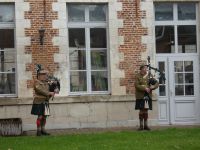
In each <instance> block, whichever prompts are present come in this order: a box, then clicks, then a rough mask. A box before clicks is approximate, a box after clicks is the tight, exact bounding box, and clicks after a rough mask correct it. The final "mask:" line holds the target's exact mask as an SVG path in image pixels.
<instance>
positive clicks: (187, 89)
mask: <svg viewBox="0 0 200 150" xmlns="http://www.w3.org/2000/svg"><path fill="white" fill-rule="evenodd" d="M185 95H194V85H185Z"/></svg>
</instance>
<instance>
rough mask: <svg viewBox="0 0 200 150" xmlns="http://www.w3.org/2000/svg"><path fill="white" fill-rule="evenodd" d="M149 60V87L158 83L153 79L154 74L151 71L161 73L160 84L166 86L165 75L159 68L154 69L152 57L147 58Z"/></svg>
mask: <svg viewBox="0 0 200 150" xmlns="http://www.w3.org/2000/svg"><path fill="white" fill-rule="evenodd" d="M147 60H148V64H147V65H146V66H147V68H148V81H149V83H148V84H149V85H154V84H155V82H156V81H157V80H156V79H155V78H152V74H151V70H154V71H155V73H157V72H158V73H159V77H158V79H159V82H160V83H162V84H165V80H166V78H165V74H164V72H163V71H161V70H159V69H158V68H155V67H152V66H151V62H150V56H148V57H147Z"/></svg>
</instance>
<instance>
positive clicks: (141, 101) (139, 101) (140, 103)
mask: <svg viewBox="0 0 200 150" xmlns="http://www.w3.org/2000/svg"><path fill="white" fill-rule="evenodd" d="M148 107H149V108H148V109H149V110H152V100H151V99H150V100H148ZM144 108H145V100H144V99H136V102H135V110H140V109H144Z"/></svg>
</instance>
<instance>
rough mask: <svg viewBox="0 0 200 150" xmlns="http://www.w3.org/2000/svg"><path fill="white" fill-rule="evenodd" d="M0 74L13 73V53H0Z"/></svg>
mask: <svg viewBox="0 0 200 150" xmlns="http://www.w3.org/2000/svg"><path fill="white" fill-rule="evenodd" d="M0 72H15V53H14V52H13V51H0Z"/></svg>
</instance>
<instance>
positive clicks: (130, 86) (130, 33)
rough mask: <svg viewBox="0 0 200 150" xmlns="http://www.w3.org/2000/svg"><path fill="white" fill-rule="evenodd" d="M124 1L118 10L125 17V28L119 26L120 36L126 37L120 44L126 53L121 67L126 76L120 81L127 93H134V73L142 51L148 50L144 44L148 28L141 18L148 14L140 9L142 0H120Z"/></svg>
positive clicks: (119, 15) (120, 17) (121, 16)
mask: <svg viewBox="0 0 200 150" xmlns="http://www.w3.org/2000/svg"><path fill="white" fill-rule="evenodd" d="M118 1H119V2H122V11H119V12H118V18H119V19H123V28H119V30H118V34H119V36H123V37H124V44H123V45H120V46H119V51H120V52H122V53H124V61H122V62H120V64H119V68H120V69H123V70H124V72H125V78H122V79H121V81H120V85H121V86H126V93H127V94H133V93H134V91H135V90H134V75H135V70H138V68H139V65H140V64H141V63H144V62H143V61H142V60H141V53H142V52H144V51H146V45H144V44H142V41H141V39H142V36H143V35H147V28H144V27H142V25H141V19H142V18H145V16H146V14H145V12H144V11H141V10H140V0H133V1H130V0H118Z"/></svg>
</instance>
